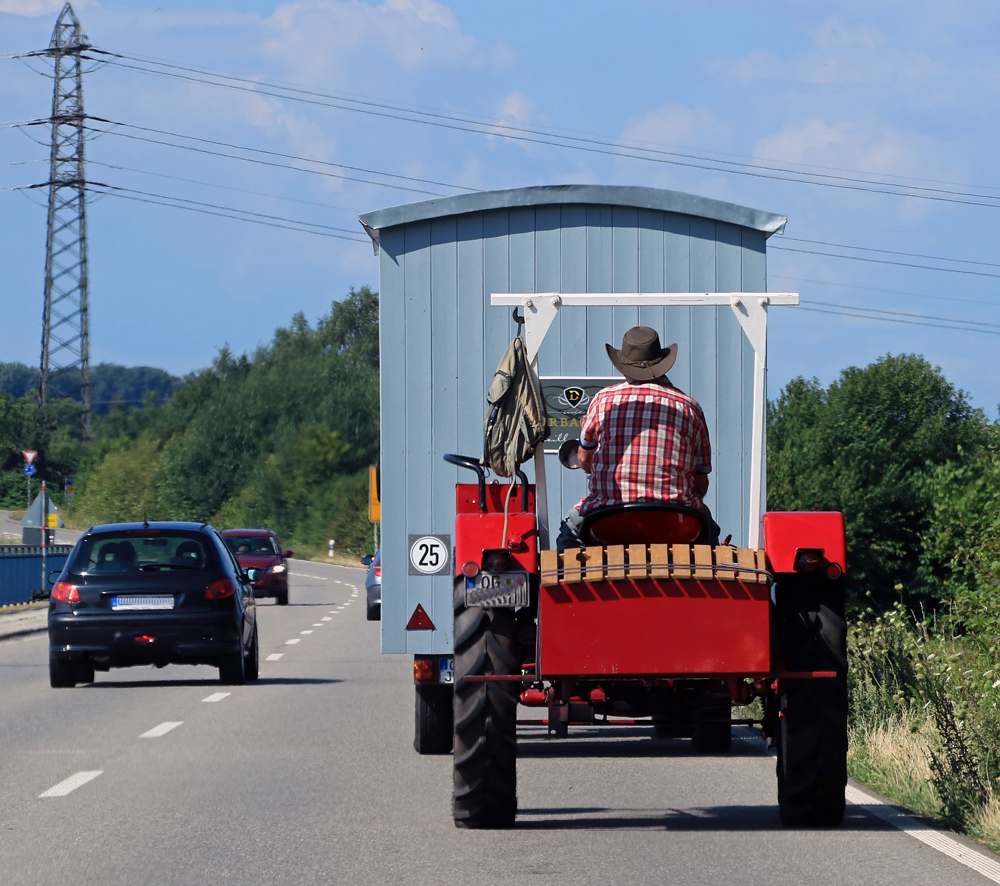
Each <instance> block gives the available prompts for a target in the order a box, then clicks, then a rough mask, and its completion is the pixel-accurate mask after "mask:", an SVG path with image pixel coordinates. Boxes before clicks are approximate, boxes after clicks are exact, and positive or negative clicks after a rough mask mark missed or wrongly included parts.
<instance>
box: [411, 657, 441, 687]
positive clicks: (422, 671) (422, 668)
mask: <svg viewBox="0 0 1000 886" xmlns="http://www.w3.org/2000/svg"><path fill="white" fill-rule="evenodd" d="M413 682H414V683H436V682H437V671H436V670H435V669H434V661H433V659H428V658H418V659H415V660H414V662H413Z"/></svg>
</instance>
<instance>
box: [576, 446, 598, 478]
mask: <svg viewBox="0 0 1000 886" xmlns="http://www.w3.org/2000/svg"><path fill="white" fill-rule="evenodd" d="M596 451H597V449H596V447H595V448H594V449H585V448H584V447H582V446H581V447H580V448H579V449H578V450H577V451H576V457H577V458H578V459H580V467H581V468H583V470H584V472H585V473H587V474H589V473H590V469H591V468H592V467H593V465H594V453H595V452H596Z"/></svg>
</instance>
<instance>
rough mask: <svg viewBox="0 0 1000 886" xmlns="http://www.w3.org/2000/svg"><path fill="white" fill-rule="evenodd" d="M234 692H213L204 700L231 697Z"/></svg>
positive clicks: (212, 700)
mask: <svg viewBox="0 0 1000 886" xmlns="http://www.w3.org/2000/svg"><path fill="white" fill-rule="evenodd" d="M232 694H233V693H231V692H213V693H212V694H211V695H210V696H208V698H203V699H202V701H208V702H216V701H222V699H224V698H229V696H230V695H232Z"/></svg>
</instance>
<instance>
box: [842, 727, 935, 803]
mask: <svg viewBox="0 0 1000 886" xmlns="http://www.w3.org/2000/svg"><path fill="white" fill-rule="evenodd" d="M935 740H936V736H935V732H934V727H933V725H932V724H931V723H930V721H929V720H923V721H922V722H917V721H914V720H910V719H909V718H903V717H897V718H893V719H891V720H888V721H876V720H866V721H863V722H861V723H860V724H857V725H855V726H854V727H853V728H852V729H851V733H850V744H849V747H848V752H847V766H848V770H849V772H850V774H851V777H852V778H854V779H856V780H857V781H859V782H861V783H863V784H866V785H868V786H869V787H870V788H872V789H873V790H875V791H877V792H878V793H880V794H882V795H884V796H886V797H888V798H889V799H890V800H893V801H895V802H897V803H900V804H901V805H903V806H907V807H909V808H910V809H913V810H914V811H916V812H919V813H920V814H922V815H927V816H930V817H934V816H935V815H937V813H938V811H939V809H940V806H941V803H940V800H939V798H938V796H937V793H936V791H935V790H934V786H933V783H932V772H931V768H930V762H929V759H930V758H929V751H930V748H931V747H932V746H933V742H934V741H935Z"/></svg>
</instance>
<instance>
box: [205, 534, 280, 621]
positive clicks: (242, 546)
mask: <svg viewBox="0 0 1000 886" xmlns="http://www.w3.org/2000/svg"><path fill="white" fill-rule="evenodd" d="M219 535H221V536H222V538H223V540H224V541H225V542H226V544H227V545H229V549H230V550H231V551H232V552H233V553H234V554H235V555H236V560H237V561H238V562H239V564H240V566H241V567H242V568H243V569H260V570H263V573H264V574H263V576H262V577H261V578H259V579H257V581H255V582H254V583H253V595H254V596H255V597H274V601H275V602H276V603H277V604H278V605H279V606H287V605H288V564H287V563H286V562H285V558H286V557H291V556H292V552H291V551H283V550H282V549H281V544H280V543H279V542H278V535H277V533H275V532H272V531H271V530H270V529H223V530H222V532H220V533H219Z"/></svg>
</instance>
